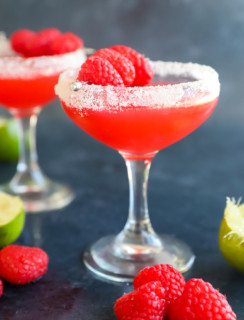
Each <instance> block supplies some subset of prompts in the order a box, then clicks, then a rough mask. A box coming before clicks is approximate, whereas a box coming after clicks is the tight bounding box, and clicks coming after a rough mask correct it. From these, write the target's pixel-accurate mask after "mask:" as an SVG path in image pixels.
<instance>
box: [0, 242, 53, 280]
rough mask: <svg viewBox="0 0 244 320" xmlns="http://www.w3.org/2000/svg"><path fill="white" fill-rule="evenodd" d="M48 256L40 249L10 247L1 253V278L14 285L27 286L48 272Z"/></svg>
mask: <svg viewBox="0 0 244 320" xmlns="http://www.w3.org/2000/svg"><path fill="white" fill-rule="evenodd" d="M48 260H49V259H48V255H47V254H46V252H44V251H43V250H42V249H40V248H34V247H33V248H31V247H25V246H19V245H13V244H12V245H9V246H7V247H5V248H3V249H2V250H1V251H0V277H1V278H3V279H4V280H6V281H8V282H10V283H13V284H26V283H29V282H31V281H34V280H36V279H38V278H39V277H41V276H42V275H43V274H44V273H46V271H47V266H48Z"/></svg>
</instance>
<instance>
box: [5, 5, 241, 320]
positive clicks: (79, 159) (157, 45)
mask: <svg viewBox="0 0 244 320" xmlns="http://www.w3.org/2000/svg"><path fill="white" fill-rule="evenodd" d="M50 26H55V27H58V28H60V29H62V30H63V31H66V30H68V31H73V32H76V33H77V34H79V35H80V36H81V37H83V39H84V41H85V44H86V46H87V47H92V48H96V49H99V48H102V47H106V46H110V45H112V44H116V43H123V44H126V45H130V46H132V47H133V48H135V49H137V50H139V51H141V52H143V53H144V54H145V55H146V56H149V57H150V58H151V59H164V60H178V61H193V62H199V63H205V64H209V65H211V66H213V67H214V68H215V69H216V70H217V71H218V72H219V74H220V80H221V84H222V88H221V89H222V91H221V96H220V100H219V104H218V107H217V108H216V110H215V112H214V114H213V115H212V116H211V118H210V119H209V120H208V121H207V122H206V123H205V124H204V125H202V126H201V127H200V128H199V129H198V130H197V131H196V132H194V133H193V134H192V135H190V136H189V137H187V138H185V139H183V140H182V141H181V142H179V143H177V144H175V145H173V146H171V147H169V148H167V149H166V150H164V151H161V152H160V153H159V154H158V155H157V157H156V158H155V160H154V161H153V165H152V169H151V175H150V183H149V208H150V212H151V217H152V221H153V224H154V225H155V226H156V231H158V232H168V233H172V234H175V235H177V236H178V237H179V238H181V239H183V240H185V241H186V242H187V243H189V244H190V245H191V247H192V248H193V250H194V252H195V254H196V256H197V259H196V263H195V265H194V267H193V269H192V271H191V272H190V273H189V274H188V275H187V277H188V278H189V277H201V278H204V279H205V280H207V281H210V282H212V283H213V284H214V286H216V287H217V288H219V289H220V290H221V291H222V292H223V293H225V294H226V295H227V297H228V299H229V301H230V303H231V305H232V306H233V309H234V310H235V311H236V313H237V315H238V319H240V320H241V319H243V318H244V278H243V276H242V275H240V274H239V273H237V272H236V271H235V270H233V269H232V268H231V267H230V266H229V265H227V263H226V262H225V261H224V260H223V258H222V257H221V255H220V253H219V250H218V244H217V234H218V228H219V224H220V221H221V217H222V214H223V210H224V207H225V198H226V196H235V197H237V198H239V197H240V196H243V195H244V170H243V162H244V128H243V121H244V112H243V107H244V106H243V98H244V90H243V83H244V81H243V80H244V79H243V78H244V72H243V69H244V68H243V67H244V41H243V37H244V36H243V35H244V2H243V1H242V0H234V1H229V0H214V1H212V0H204V1H197V0H184V1H183V0H151V1H150V0H127V1H126V0H116V1H115V0H114V1H113V0H105V1H102V0H100V1H99V0H89V1H88V0H76V1H75V0H70V1H68V0H67V1H65V0H42V1H40V0H39V1H33V0H21V1H16V0H0V30H5V31H6V32H7V34H8V35H9V34H10V33H11V32H12V31H14V30H15V29H18V28H31V29H34V30H38V29H41V28H45V27H50ZM64 132H65V134H64ZM37 139H38V151H39V155H40V164H41V166H42V168H43V169H44V171H45V172H46V173H47V174H48V175H49V176H50V177H52V178H53V179H57V180H62V181H66V182H68V183H69V184H71V185H72V186H73V188H74V189H75V190H76V194H77V197H76V199H75V201H74V202H73V203H72V205H70V206H69V207H67V208H65V209H63V210H60V211H58V212H52V213H47V214H43V215H42V216H28V218H27V224H26V228H25V232H24V233H23V235H22V237H21V239H20V241H19V243H25V244H28V245H31V244H32V245H39V246H41V247H43V248H44V249H46V251H47V252H48V253H49V255H50V268H49V271H48V274H47V275H46V276H45V277H44V278H43V279H42V280H41V281H39V282H38V283H35V284H32V285H28V286H24V287H15V286H10V285H6V286H5V287H6V289H5V294H4V296H3V297H2V298H1V300H0V306H1V307H0V318H1V319H6V320H8V319H11V320H12V319H13V320H16V319H26V320H29V319H30V320H32V319H41V320H42V319H53V318H54V317H55V318H56V319H82V320H96V319H99V320H113V319H115V317H114V315H113V304H114V301H115V300H116V299H117V297H119V296H120V295H121V294H122V293H123V292H125V291H127V290H130V288H129V287H123V286H118V285H114V284H108V283H104V282H101V281H99V280H95V279H94V278H93V277H92V276H91V275H90V274H89V273H88V272H87V271H86V270H85V269H84V267H83V265H82V262H81V253H82V250H83V249H84V247H85V246H86V245H88V244H89V243H90V242H92V241H94V240H95V239H98V238H99V237H101V236H103V235H106V234H109V233H116V232H118V231H119V230H120V229H121V228H122V227H123V224H124V223H125V220H126V217H127V202H128V186H127V178H126V173H125V167H124V164H123V160H122V159H121V158H120V156H119V155H118V154H117V153H116V152H115V151H114V150H111V149H109V148H108V147H106V146H104V145H102V144H100V143H99V142H97V141H95V140H93V139H92V138H90V137H88V136H87V135H86V134H85V133H83V132H82V131H81V130H80V129H79V128H78V127H76V126H75V125H74V124H73V123H72V122H71V121H70V120H69V119H68V118H67V117H66V116H65V114H64V113H63V111H62V110H61V108H60V106H59V103H58V102H57V101H56V102H54V103H52V105H51V106H50V107H47V108H46V109H44V110H43V112H42V114H41V115H40V119H39V123H38V134H37ZM14 170H15V164H1V165H0V180H1V181H2V182H3V181H5V180H7V179H9V178H10V177H11V175H12V174H13V172H14ZM115 182H116V183H115ZM117 182H119V183H117ZM108 221H109V223H108Z"/></svg>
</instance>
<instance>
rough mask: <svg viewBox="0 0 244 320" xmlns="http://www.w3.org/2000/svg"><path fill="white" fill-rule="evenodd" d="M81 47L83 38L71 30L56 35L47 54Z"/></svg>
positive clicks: (65, 51) (61, 52)
mask: <svg viewBox="0 0 244 320" xmlns="http://www.w3.org/2000/svg"><path fill="white" fill-rule="evenodd" d="M82 47H83V40H82V39H81V38H79V37H78V36H77V35H75V34H74V33H72V32H66V33H64V34H61V35H59V36H58V37H56V38H55V39H54V40H53V41H52V43H51V45H50V48H49V54H51V55H53V54H63V53H67V52H72V51H75V50H77V49H79V48H82Z"/></svg>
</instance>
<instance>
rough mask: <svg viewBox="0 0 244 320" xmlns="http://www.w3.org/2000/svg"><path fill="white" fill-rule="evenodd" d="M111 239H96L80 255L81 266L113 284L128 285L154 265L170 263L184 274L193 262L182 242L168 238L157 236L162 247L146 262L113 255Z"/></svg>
mask: <svg viewBox="0 0 244 320" xmlns="http://www.w3.org/2000/svg"><path fill="white" fill-rule="evenodd" d="M115 238H116V237H115V236H108V237H105V238H102V239H100V240H98V241H97V242H96V243H95V244H93V245H92V246H91V247H89V248H88V249H87V250H86V251H85V253H84V263H85V265H86V267H87V268H88V269H89V270H91V271H92V272H93V273H94V274H96V275H97V276H98V277H101V278H104V279H107V280H112V281H116V282H132V281H133V279H134V277H135V276H136V275H137V274H138V272H139V271H140V270H142V269H144V268H145V267H148V266H153V265H155V264H165V263H166V264H171V265H172V266H173V267H174V268H176V269H177V270H179V271H180V272H182V273H184V272H186V271H188V270H189V269H190V268H191V266H192V265H193V262H194V260H195V256H194V254H193V252H192V251H191V249H190V248H189V247H188V245H186V244H185V243H184V242H182V241H180V240H178V239H176V238H174V237H172V236H169V235H161V236H160V238H161V241H162V247H160V248H158V250H157V252H155V251H154V253H153V255H152V254H150V255H149V256H148V259H145V255H143V257H142V259H141V257H140V255H137V257H135V256H134V259H133V260H132V259H130V260H129V259H123V258H120V257H118V256H116V255H115V254H114V252H116V251H117V250H115V248H114V241H115Z"/></svg>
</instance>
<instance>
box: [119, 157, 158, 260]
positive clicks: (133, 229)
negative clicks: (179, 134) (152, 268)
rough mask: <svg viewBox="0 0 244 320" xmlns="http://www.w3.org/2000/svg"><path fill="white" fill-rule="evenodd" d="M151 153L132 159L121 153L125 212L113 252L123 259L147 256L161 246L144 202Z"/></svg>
mask: <svg viewBox="0 0 244 320" xmlns="http://www.w3.org/2000/svg"><path fill="white" fill-rule="evenodd" d="M154 155H155V154H153V155H150V156H148V158H146V159H145V158H143V159H133V158H128V155H123V154H122V156H123V157H124V159H125V163H126V166H127V173H128V179H129V191H130V193H129V195H130V196H129V216H128V220H127V223H126V225H125V227H124V229H123V230H122V232H120V234H119V235H118V236H117V237H116V238H115V245H114V252H115V254H116V255H117V256H119V257H123V258H125V259H131V260H134V259H135V260H136V259H137V258H139V259H142V258H144V259H146V258H150V257H151V254H154V253H155V252H156V251H158V250H160V249H161V247H162V242H161V240H160V238H159V237H158V236H157V235H156V233H155V232H154V230H153V228H152V225H151V221H150V218H149V213H148V205H147V185H148V176H149V170H150V166H151V161H152V158H153V156H154Z"/></svg>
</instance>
